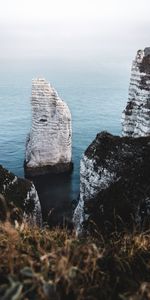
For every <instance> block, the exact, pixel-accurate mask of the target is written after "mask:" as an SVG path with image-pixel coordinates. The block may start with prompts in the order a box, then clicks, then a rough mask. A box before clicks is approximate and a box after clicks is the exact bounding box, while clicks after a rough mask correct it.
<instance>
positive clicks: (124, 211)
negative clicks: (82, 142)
mask: <svg viewBox="0 0 150 300" xmlns="http://www.w3.org/2000/svg"><path fill="white" fill-rule="evenodd" d="M149 153H150V138H149V137H139V138H136V139H135V138H132V137H119V136H113V135H111V134H108V133H106V132H102V133H100V134H98V135H97V137H96V138H95V140H94V141H93V143H92V144H91V145H90V146H89V147H88V148H87V150H86V151H85V153H84V155H83V158H82V160H81V169H80V178H81V180H80V200H79V203H78V205H77V208H76V209H75V212H74V218H73V219H74V223H75V227H76V230H77V232H78V233H82V232H83V231H84V230H83V229H85V228H87V227H86V226H87V224H88V225H89V224H90V222H91V221H92V222H93V223H94V224H96V226H97V229H100V230H101V229H103V228H104V226H105V228H106V227H107V226H106V224H109V223H113V220H114V214H115V215H118V216H120V217H121V219H122V220H123V223H124V224H126V225H127V226H129V228H132V225H133V223H134V224H135V225H138V226H142V224H143V222H144V221H145V219H146V218H147V217H150V155H149ZM111 229H112V227H111Z"/></svg>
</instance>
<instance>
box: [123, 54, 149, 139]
mask: <svg viewBox="0 0 150 300" xmlns="http://www.w3.org/2000/svg"><path fill="white" fill-rule="evenodd" d="M122 119H123V121H122V134H123V136H133V137H138V136H149V135H150V48H145V49H144V50H139V51H138V52H137V55H136V58H135V60H134V61H133V64H132V70H131V79H130V86H129V98H128V102H127V106H126V108H125V110H124V111H123V115H122Z"/></svg>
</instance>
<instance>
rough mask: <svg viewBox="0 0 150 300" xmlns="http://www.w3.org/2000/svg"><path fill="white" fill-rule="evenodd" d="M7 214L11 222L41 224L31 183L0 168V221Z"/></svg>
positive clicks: (36, 199) (40, 215) (36, 198)
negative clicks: (24, 221) (23, 221)
mask: <svg viewBox="0 0 150 300" xmlns="http://www.w3.org/2000/svg"><path fill="white" fill-rule="evenodd" d="M7 213H8V214H10V216H11V219H13V220H19V221H22V220H24V219H25V220H26V221H28V222H29V223H30V224H36V225H41V224H42V214H41V206H40V201H39V198H38V194H37V191H36V189H35V187H34V185H33V183H32V182H31V181H29V180H27V179H23V178H19V177H17V176H15V175H14V174H13V173H11V172H9V171H7V170H6V169H4V168H3V167H2V166H0V220H5V218H6V216H7Z"/></svg>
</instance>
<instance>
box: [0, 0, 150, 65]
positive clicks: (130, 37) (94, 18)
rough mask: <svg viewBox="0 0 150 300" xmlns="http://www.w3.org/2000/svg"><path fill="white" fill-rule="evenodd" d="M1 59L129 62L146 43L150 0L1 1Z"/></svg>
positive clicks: (149, 33) (148, 42)
mask: <svg viewBox="0 0 150 300" xmlns="http://www.w3.org/2000/svg"><path fill="white" fill-rule="evenodd" d="M0 7H1V9H0V62H1V63H4V62H11V61H13V62H19V61H23V62H27V63H29V62H30V61H33V60H35V61H37V60H40V61H44V60H45V61H47V60H49V61H51V62H55V63H61V62H65V63H69V64H70V63H72V64H78V63H83V64H85V65H88V64H89V65H91V64H95V65H97V63H100V62H108V63H112V64H113V62H114V63H117V61H118V62H120V61H121V60H123V61H124V62H125V61H129V60H131V59H132V58H133V56H135V54H136V51H137V50H138V49H141V48H144V47H146V46H150V18H149V12H150V1H149V0H142V1H139V0H5V1H2V0H1V5H0Z"/></svg>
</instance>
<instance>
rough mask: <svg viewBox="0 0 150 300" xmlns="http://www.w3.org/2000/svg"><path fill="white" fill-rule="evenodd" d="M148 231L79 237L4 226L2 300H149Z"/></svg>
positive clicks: (0, 239)
mask: <svg viewBox="0 0 150 300" xmlns="http://www.w3.org/2000/svg"><path fill="white" fill-rule="evenodd" d="M149 282H150V233H149V232H145V233H137V232H132V233H127V232H124V233H123V232H122V233H117V232H115V233H113V234H111V235H110V236H109V238H108V237H107V236H102V235H100V234H99V236H97V238H91V237H90V238H88V237H87V238H86V239H78V238H77V237H76V236H75V234H74V233H71V232H69V231H67V230H66V229H59V228H55V229H53V230H50V229H49V228H47V227H45V228H41V229H40V228H38V227H34V228H33V227H32V228H31V227H29V226H28V225H27V224H19V223H17V222H16V224H15V226H14V225H12V224H11V223H10V222H9V221H6V222H5V223H0V299H3V300H7V299H13V300H17V299H19V300H20V299H26V300H27V299H32V300H34V299H36V300H37V299H53V300H62V299H64V300H70V299H71V300H75V299H77V300H96V299H99V300H105V299H107V300H108V299H115V300H117V299H122V300H125V299H126V300H142V299H150V283H149Z"/></svg>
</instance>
